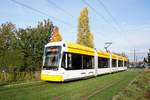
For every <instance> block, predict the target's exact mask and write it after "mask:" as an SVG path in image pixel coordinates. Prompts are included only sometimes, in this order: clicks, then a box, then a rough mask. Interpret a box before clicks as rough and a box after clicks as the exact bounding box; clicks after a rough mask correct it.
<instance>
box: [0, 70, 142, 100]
mask: <svg viewBox="0 0 150 100" xmlns="http://www.w3.org/2000/svg"><path fill="white" fill-rule="evenodd" d="M139 72H140V71H135V70H132V71H124V72H119V73H113V74H108V75H103V76H99V77H95V78H91V79H87V80H80V81H73V82H67V83H48V82H37V83H32V84H23V85H15V86H11V87H4V86H3V87H2V86H1V87H0V100H50V99H58V100H68V99H69V100H70V99H71V100H78V99H93V100H96V99H97V100H110V99H111V98H112V97H113V96H114V95H116V94H117V93H118V92H119V91H121V90H123V89H124V88H125V87H126V86H127V85H128V84H129V83H130V82H131V81H132V80H133V79H134V78H135V77H136V76H137V75H138V74H139Z"/></svg>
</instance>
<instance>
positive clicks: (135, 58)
mask: <svg viewBox="0 0 150 100" xmlns="http://www.w3.org/2000/svg"><path fill="white" fill-rule="evenodd" d="M133 54H134V67H136V62H135V60H136V54H135V48H134V53H133Z"/></svg>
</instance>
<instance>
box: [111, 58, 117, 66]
mask: <svg viewBox="0 0 150 100" xmlns="http://www.w3.org/2000/svg"><path fill="white" fill-rule="evenodd" d="M116 62H117V61H116V59H112V67H116V66H117V65H116Z"/></svg>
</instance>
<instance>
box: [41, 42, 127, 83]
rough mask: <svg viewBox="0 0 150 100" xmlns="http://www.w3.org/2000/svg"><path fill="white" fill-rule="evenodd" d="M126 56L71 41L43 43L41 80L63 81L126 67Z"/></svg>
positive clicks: (121, 69) (120, 69)
mask: <svg viewBox="0 0 150 100" xmlns="http://www.w3.org/2000/svg"><path fill="white" fill-rule="evenodd" d="M127 61H128V59H127V58H126V57H123V56H120V55H117V54H113V53H108V52H102V51H97V50H95V49H93V48H89V47H86V46H82V45H79V44H76V43H72V42H52V43H48V44H47V45H45V50H44V56H43V67H42V71H41V80H44V81H56V82H63V81H69V80H75V79H83V78H87V77H93V76H97V75H101V74H106V73H112V72H117V71H123V70H126V69H127Z"/></svg>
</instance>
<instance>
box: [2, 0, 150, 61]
mask: <svg viewBox="0 0 150 100" xmlns="http://www.w3.org/2000/svg"><path fill="white" fill-rule="evenodd" d="M15 1H17V2H20V3H23V4H25V5H28V6H30V7H32V8H35V9H38V10H40V11H42V12H43V13H46V14H47V15H44V14H40V13H38V12H35V11H33V10H31V9H28V8H25V7H23V6H20V5H18V4H16V3H14V2H12V1H11V0H1V3H0V12H1V14H0V24H2V23H5V22H6V21H11V22H13V23H15V24H16V26H17V27H18V28H20V27H21V28H25V27H28V26H33V27H34V26H36V25H37V23H38V21H42V20H44V19H48V18H49V19H50V20H51V21H52V22H53V24H54V25H56V26H58V27H59V29H60V32H61V34H62V37H63V40H64V41H73V42H75V41H76V33H77V25H78V23H77V22H78V17H79V15H80V11H81V10H82V9H83V8H84V7H87V8H88V10H89V18H90V30H91V32H92V33H93V34H94V42H95V47H96V48H97V49H98V50H104V43H105V42H107V41H111V42H112V43H113V44H112V45H111V47H110V48H109V49H110V50H111V51H113V52H125V53H127V54H128V56H129V58H130V59H131V60H132V59H133V49H134V48H135V49H136V50H137V53H138V54H137V57H138V58H137V59H138V60H141V59H143V57H144V56H146V53H147V52H148V49H149V48H150V39H149V37H150V33H149V32H150V13H149V11H150V0H100V1H102V2H103V4H104V5H105V7H106V8H107V9H108V10H109V12H110V13H111V15H112V16H113V17H114V18H115V20H116V21H117V25H116V23H115V22H114V20H113V19H112V17H111V16H110V15H109V14H108V13H107V12H106V10H105V9H104V8H103V6H102V5H100V4H99V2H98V0H84V1H86V2H88V3H89V4H90V5H91V6H92V7H93V8H94V9H95V10H96V11H97V12H98V13H99V15H98V14H97V13H95V12H94V11H93V10H92V9H90V8H89V7H88V6H87V5H86V4H85V3H84V2H83V1H82V0H15ZM51 1H52V2H54V3H55V4H57V5H58V6H59V7H60V8H62V9H64V10H65V11H66V12H67V13H69V14H66V13H65V12H64V11H61V10H60V9H58V8H57V7H56V6H54V5H53V4H52V3H51ZM101 16H103V17H104V19H105V20H104V19H103V18H102V17H101ZM53 17H55V18H53ZM60 20H61V21H60ZM62 21H64V22H65V23H68V24H67V25H66V24H64V23H62Z"/></svg>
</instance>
